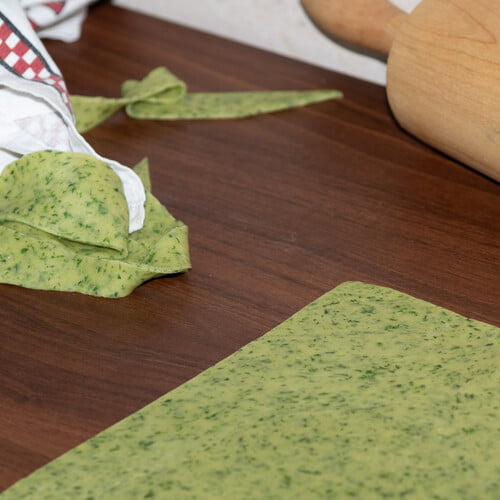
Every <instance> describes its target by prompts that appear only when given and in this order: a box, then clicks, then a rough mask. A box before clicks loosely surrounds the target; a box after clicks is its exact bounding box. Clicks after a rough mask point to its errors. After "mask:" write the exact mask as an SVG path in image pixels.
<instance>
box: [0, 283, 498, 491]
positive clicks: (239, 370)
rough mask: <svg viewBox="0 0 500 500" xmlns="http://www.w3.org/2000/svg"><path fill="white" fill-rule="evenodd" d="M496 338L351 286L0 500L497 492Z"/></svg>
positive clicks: (384, 292) (416, 304)
mask: <svg viewBox="0 0 500 500" xmlns="http://www.w3.org/2000/svg"><path fill="white" fill-rule="evenodd" d="M499 336H500V330H499V329H498V328H495V327H493V326H490V325H486V324H484V323H480V322H478V321H473V320H470V319H467V318H465V317H462V316H460V315H458V314H455V313H452V312H449V311H447V310H444V309H442V308H439V307H436V306H434V305H432V304H429V303H427V302H424V301H421V300H418V299H415V298H412V297H410V296H408V295H405V294H402V293H399V292H396V291H394V290H391V289H387V288H381V287H377V286H373V285H367V284H363V283H356V282H348V283H344V284H342V285H340V286H339V287H337V288H336V289H334V290H332V291H331V292H329V293H327V294H325V295H324V296H322V297H321V298H319V299H317V300H316V301H315V302H313V303H311V304H310V305H308V306H307V307H305V308H304V309H303V310H301V311H299V312H298V313H297V314H295V315H294V316H292V317H291V318H290V319H288V320H287V321H285V322H284V323H282V324H281V325H279V326H278V327H276V328H274V329H273V330H272V331H270V332H269V333H267V334H266V335H264V336H262V337H261V338H259V339H257V340H256V341H254V342H252V343H250V344H248V345H247V346H245V347H243V348H242V349H240V350H239V351H237V352H236V353H235V354H233V355H232V356H230V357H228V358H227V359H225V360H223V361H222V362H220V363H218V364H216V365H215V366H213V367H211V368H209V369H208V370H206V371H205V372H203V373H202V374H200V375H198V376H197V377H195V378H194V379H192V380H191V381H189V382H187V383H186V384H184V385H182V386H181V387H179V388H177V389H175V390H174V391H172V392H171V393H170V394H167V395H165V396H163V397H161V398H160V399H158V400H157V401H155V402H153V403H151V404H150V405H148V406H146V407H145V408H143V409H142V410H140V411H138V412H137V413H135V414H133V415H131V416H129V417H128V418H126V419H124V420H122V421H120V422H118V423H117V424H115V425H114V426H112V427H110V428H109V429H107V430H105V431H103V432H102V433H100V434H98V435H97V436H95V437H94V438H92V439H90V440H89V441H87V442H85V443H83V444H81V445H80V446H78V447H76V448H75V449H73V450H71V451H69V452H68V453H66V454H64V455H62V456H61V457H59V458H58V459H56V460H54V461H53V462H51V463H50V464H48V465H46V466H45V467H43V468H41V469H39V470H38V471H36V472H35V473H33V474H32V475H30V476H29V477H27V478H26V479H24V480H21V481H19V482H18V483H17V484H15V485H14V486H13V487H11V488H10V489H8V490H7V491H6V492H5V493H4V494H3V496H2V500H20V499H25V498H28V499H37V500H44V499H46V500H58V499H61V500H66V499H69V498H71V499H87V500H88V499H93V500H101V499H106V500H108V499H109V500H112V499H117V500H124V499H145V498H154V499H175V500H182V499H203V500H205V499H212V498H213V499H219V498H230V499H259V500H260V499H344V498H352V497H354V498H363V499H365V498H370V499H371V498H403V497H404V498H411V499H415V498H418V499H420V498H422V499H428V498H433V499H451V498H453V499H472V498H477V499H492V500H493V499H497V498H498V492H499V491H500V483H499V481H500V435H499V434H500V430H499V426H498V422H499V418H500V409H499V404H498V401H499V399H498V397H499V387H500V380H499V376H498V372H497V367H498V364H499V361H500V356H499V354H500V353H499V342H498V341H499Z"/></svg>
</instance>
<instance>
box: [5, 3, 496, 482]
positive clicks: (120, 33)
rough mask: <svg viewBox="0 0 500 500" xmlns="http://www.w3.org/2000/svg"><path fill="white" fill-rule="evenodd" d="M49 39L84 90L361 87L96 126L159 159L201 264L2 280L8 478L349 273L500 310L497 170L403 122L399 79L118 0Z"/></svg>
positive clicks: (157, 184) (107, 137)
mask: <svg viewBox="0 0 500 500" xmlns="http://www.w3.org/2000/svg"><path fill="white" fill-rule="evenodd" d="M47 46H48V49H49V51H50V52H51V54H52V55H53V57H54V59H55V60H56V62H57V63H58V65H59V67H60V69H61V70H62V72H63V74H64V75H65V77H66V81H67V84H68V86H69V89H70V91H71V92H72V93H75V94H89V95H104V96H117V95H119V87H120V84H121V82H122V81H123V80H126V79H129V78H142V77H143V76H145V75H146V74H147V73H148V72H149V71H150V70H151V69H153V68H155V67H157V66H161V65H164V66H166V67H168V68H169V69H170V70H171V71H172V72H173V73H175V74H176V75H177V76H179V77H180V78H181V79H182V80H184V81H186V82H187V84H188V86H189V88H190V89H191V90H193V91H204V90H206V91H225V90H227V91H229V90H281V89H290V90H292V89H311V88H334V89H340V90H342V91H343V92H344V93H345V98H344V99H343V100H342V101H340V102H335V101H331V102H326V103H322V104H316V105H313V106H310V107H307V108H301V109H298V110H290V111H285V112H281V113H276V114H272V115H265V116H260V117H255V118H251V119H245V120H240V121H237V120H232V121H231V120H228V121H217V122H194V121H185V122H155V121H139V120H132V119H129V118H127V117H126V115H125V114H123V113H119V114H117V115H116V116H114V117H113V118H112V119H110V120H109V121H108V122H106V123H104V124H102V125H101V126H99V127H98V128H96V129H94V130H92V131H90V132H89V133H87V134H86V137H87V139H88V141H89V142H90V143H91V144H92V146H93V147H94V148H95V149H96V150H97V151H98V152H99V153H100V154H102V155H103V156H107V157H109V158H113V159H116V160H118V161H120V162H122V163H124V164H127V165H134V164H135V163H137V162H138V161H139V160H141V159H142V158H143V157H144V156H148V157H149V160H150V165H151V174H152V181H153V193H154V194H155V195H156V196H157V197H158V198H159V199H160V201H161V202H162V203H164V204H165V205H166V206H167V207H168V208H169V210H170V211H171V212H172V213H173V215H174V216H176V217H177V218H179V219H181V220H182V221H184V222H185V223H186V224H187V225H188V226H189V228H190V245H191V246H190V248H191V256H192V264H193V269H192V270H191V271H190V272H188V273H186V274H183V275H179V276H173V277H167V278H162V279H158V280H154V281H151V282H149V283H146V284H144V285H143V286H141V287H139V288H138V289H137V290H136V291H135V292H134V293H132V295H130V296H129V297H127V298H124V299H114V300H111V299H100V298H94V297H88V296H84V295H79V294H73V293H60V292H44V291H34V290H29V289H23V288H19V287H15V286H7V285H0V490H1V489H3V488H5V487H7V486H8V485H10V484H11V483H13V482H14V481H16V480H18V479H20V478H22V477H23V476H25V475H27V474H28V473H30V472H31V471H33V470H34V469H36V468H38V467H40V466H42V465H44V464H45V463H47V462H48V461H49V460H51V459H53V458H55V457H56V456H58V455H59V454H61V453H63V452H64V451H66V450H68V449H70V448H72V447H73V446H75V445H77V444H78V443H80V442H82V441H83V440H85V439H87V438H89V437H90V436H92V435H94V434H95V433H97V432H98V431H100V430H102V429H104V428H106V427H107V426H109V425H110V424H112V423H114V422H116V421H117V420H119V419H121V418H123V417H125V416H127V415H129V414H130V413H132V412H134V411H135V410H138V409H139V408H141V407H142V406H144V405H145V404H146V403H149V402H151V401H152V400H153V399H155V398H157V397H159V396H161V395H163V394H164V393H166V392H168V391H170V390H171V389H173V388H174V387H176V386H178V385H179V384H182V383H183V382H185V381H186V380H188V379H189V378H191V377H193V376H195V375H196V374H197V373H199V372H200V371H202V370H204V369H206V368H207V367H209V366H211V365H213V364H214V363H215V362H217V361H219V360H221V359H222V358H224V357H225V356H227V355H229V354H230V353H232V352H233V351H235V350H236V349H237V348H239V347H241V346H242V345H244V344H246V343H248V342H249V341H251V340H252V339H255V338H256V337H258V336H260V335H262V334H263V333H265V332H266V331H268V330H270V329H271V328H273V327H274V326H275V325H277V324H279V323H280V322H282V321H283V320H285V319H286V318H287V317H289V316H290V315H291V314H293V313H294V312H296V311H297V310H299V309H300V308H302V307H303V306H305V305H306V304H308V303H309V302H310V301H312V300H313V299H315V298H316V297H318V296H319V295H321V294H323V293H325V292H327V291H328V290H330V289H332V288H333V287H335V286H336V285H338V284H339V283H341V282H343V281H346V280H361V281H366V282H370V283H375V284H379V285H384V286H389V287H392V288H396V289H398V290H401V291H403V292H407V293H409V294H411V295H413V296H416V297H419V298H422V299H425V300H428V301H430V302H433V303H435V304H438V305H441V306H444V307H447V308H449V309H452V310H454V311H456V312H459V313H461V314H464V315H467V316H470V317H473V318H475V319H479V320H483V321H487V322H490V323H493V324H496V325H500V317H499V314H498V310H499V296H500V269H499V262H500V259H499V257H500V248H499V234H500V225H499V223H500V190H499V186H498V184H496V183H494V182H493V181H491V180H489V179H487V178H486V177H483V176H482V175H480V174H478V173H476V172H474V171H473V170H470V169H468V168H467V167H465V166H463V165H460V164H459V163H457V162H455V161H453V160H451V159H449V158H446V157H445V156H443V155H441V154H439V153H438V152H436V151H434V150H432V149H430V148H429V147H427V146H425V145H423V144H421V143H419V142H418V141H416V140H415V139H413V138H411V137H409V136H408V135H406V134H405V133H404V132H403V131H402V130H400V129H399V128H398V126H397V125H396V124H395V122H394V120H393V118H392V117H391V115H390V112H389V110H388V107H387V103H386V98H385V89H384V88H382V87H379V86H376V85H372V84H369V83H365V82H361V81H359V80H355V79H352V78H348V77H346V76H341V75H339V74H336V73H333V72H330V71H327V70H324V69H320V68H317V67H313V66H309V65H307V64H303V63H300V62H296V61H293V60H289V59H286V58H283V57H280V56H277V55H273V54H270V53H266V52H263V51H259V50H256V49H253V48H250V47H247V46H244V45H240V44H237V43H233V42H229V41H227V40H223V39H220V38H216V37H213V36H210V35H207V34H202V33H199V32H196V31H192V30H189V29H186V28H182V27H179V26H175V25H172V24H168V23H165V22H162V21H159V20H156V19H153V18H149V17H145V16H141V15H138V14H135V13H132V12H129V11H126V10H122V9H118V8H116V7H112V6H110V5H108V4H106V3H105V4H99V5H98V6H96V7H95V8H93V9H92V10H91V13H90V15H89V17H88V19H87V21H86V23H85V26H84V32H83V36H82V39H81V40H80V41H79V42H77V43H74V44H64V43H62V42H47Z"/></svg>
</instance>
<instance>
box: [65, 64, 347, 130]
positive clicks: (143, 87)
mask: <svg viewBox="0 0 500 500" xmlns="http://www.w3.org/2000/svg"><path fill="white" fill-rule="evenodd" d="M340 97H342V93H341V92H339V91H337V90H303V91H271V92H212V93H189V94H188V93H187V88H186V84H185V83H184V82H182V81H181V80H179V79H178V78H177V77H176V76H175V75H173V74H172V73H171V72H170V71H169V70H168V69H166V68H164V67H159V68H156V69H154V70H153V71H151V73H149V75H147V76H146V77H145V78H144V79H143V80H141V81H137V80H128V81H126V82H124V84H123V85H122V97H118V98H105V97H88V96H79V95H73V96H71V104H72V106H73V112H74V115H75V118H76V124H77V128H78V130H79V131H80V132H85V131H87V130H89V129H91V128H93V127H95V126H96V125H98V124H99V123H101V122H103V121H104V120H106V119H107V118H109V117H110V116H112V115H113V114H114V113H116V112H117V111H118V110H119V109H121V108H123V107H125V108H126V111H127V114H128V115H129V116H130V117H132V118H140V119H154V120H187V119H188V120H193V119H221V118H243V117H247V116H252V115H256V114H260V113H270V112H273V111H280V110H284V109H289V108H294V107H298V106H305V105H308V104H312V103H315V102H321V101H325V100H329V99H337V98H340Z"/></svg>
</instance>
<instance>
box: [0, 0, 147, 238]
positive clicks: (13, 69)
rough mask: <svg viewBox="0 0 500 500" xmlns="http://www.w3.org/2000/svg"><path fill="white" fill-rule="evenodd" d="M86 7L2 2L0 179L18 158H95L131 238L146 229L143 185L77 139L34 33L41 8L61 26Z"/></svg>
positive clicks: (64, 95)
mask: <svg viewBox="0 0 500 500" xmlns="http://www.w3.org/2000/svg"><path fill="white" fill-rule="evenodd" d="M89 3H90V0H66V1H59V2H46V1H45V2H40V1H39V0H38V1H37V0H0V174H1V172H2V170H3V168H4V167H5V166H7V165H8V164H9V163H11V162H13V161H15V160H16V159H18V158H20V157H21V156H23V155H25V154H28V153H32V152H35V151H41V150H44V149H53V150H58V151H73V152H77V153H85V154H89V155H92V156H95V157H96V158H99V159H101V160H103V161H105V162H106V163H107V164H108V165H109V166H110V167H111V168H112V169H113V170H114V171H115V172H116V174H117V175H118V176H119V177H120V179H121V181H122V184H123V190H124V194H125V198H126V200H127V204H128V207H129V230H130V232H133V231H136V230H138V229H140V228H141V227H142V225H143V223H144V201H145V193H144V187H143V185H142V182H141V181H140V179H139V177H138V176H137V175H136V174H135V173H134V172H133V171H132V170H131V169H130V168H127V167H124V166H123V165H120V164H119V163H117V162H115V161H113V160H108V159H106V158H102V157H101V156H99V155H98V154H97V153H96V152H95V151H94V150H93V149H92V147H91V146H90V145H89V144H88V143H87V141H86V140H85V139H84V138H83V137H82V136H81V135H80V134H79V133H78V131H77V130H76V127H75V123H74V117H73V113H72V111H71V105H70V101H69V95H68V91H67V89H66V84H65V83H64V78H63V76H62V74H61V72H60V70H59V68H58V67H57V65H56V63H55V62H54V61H53V59H52V58H51V57H50V55H49V53H48V52H47V50H46V49H45V47H44V46H43V44H42V42H41V41H40V38H39V37H38V36H37V33H36V32H35V30H34V27H40V25H39V24H38V22H34V18H33V17H31V14H32V13H33V12H38V10H35V9H38V8H41V7H44V8H48V9H50V10H51V11H52V14H53V16H55V18H54V19H57V20H58V21H57V22H59V21H61V20H62V17H58V16H63V15H66V14H68V13H69V12H75V11H74V10H69V8H70V6H71V4H72V5H73V8H76V9H78V5H79V6H80V7H82V5H84V4H89ZM42 4H44V5H42ZM61 4H62V5H61ZM32 9H33V10H32ZM66 9H68V10H66ZM65 13H66V14H65ZM28 15H30V17H29V18H28ZM68 15H70V14H68ZM70 17H71V15H70ZM57 22H55V23H53V24H52V25H51V26H54V25H56V24H57ZM35 25H36V26H35ZM44 29H45V28H44ZM50 29H51V28H50ZM39 33H40V32H39Z"/></svg>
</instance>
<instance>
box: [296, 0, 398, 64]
mask: <svg viewBox="0 0 500 500" xmlns="http://www.w3.org/2000/svg"><path fill="white" fill-rule="evenodd" d="M301 3H302V6H303V7H304V9H305V11H306V12H307V14H308V15H309V17H310V18H311V19H312V20H313V22H314V23H315V24H317V25H318V26H319V28H320V29H321V30H323V31H324V32H325V33H327V34H328V35H330V36H332V37H333V38H336V39H340V40H344V41H346V42H349V43H351V44H354V45H357V46H360V47H364V48H367V49H370V50H375V51H376V52H379V53H381V54H385V55H388V54H389V51H390V49H391V45H392V41H393V40H394V36H395V35H396V32H397V31H398V29H399V25H400V24H401V22H402V21H403V19H404V18H405V17H406V16H407V14H406V13H405V12H403V11H402V10H401V9H399V8H398V7H396V6H395V5H393V4H392V3H390V2H389V1H388V0H301Z"/></svg>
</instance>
